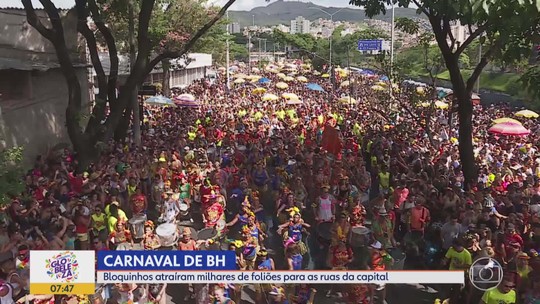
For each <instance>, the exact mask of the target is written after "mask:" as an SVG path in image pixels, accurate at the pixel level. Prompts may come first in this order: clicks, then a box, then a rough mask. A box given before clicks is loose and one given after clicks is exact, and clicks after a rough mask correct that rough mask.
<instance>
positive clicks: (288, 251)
mask: <svg viewBox="0 0 540 304" xmlns="http://www.w3.org/2000/svg"><path fill="white" fill-rule="evenodd" d="M285 256H286V257H287V265H288V269H289V270H302V263H303V257H302V255H301V254H300V249H299V248H298V246H297V245H296V244H294V243H289V244H287V246H286V247H285Z"/></svg>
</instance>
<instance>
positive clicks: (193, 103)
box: [175, 100, 201, 108]
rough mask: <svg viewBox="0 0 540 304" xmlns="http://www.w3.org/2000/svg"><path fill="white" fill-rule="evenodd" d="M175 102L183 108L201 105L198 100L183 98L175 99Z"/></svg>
mask: <svg viewBox="0 0 540 304" xmlns="http://www.w3.org/2000/svg"><path fill="white" fill-rule="evenodd" d="M175 104H176V105H177V106H179V107H183V108H197V107H200V106H201V103H200V102H198V101H184V100H179V101H175Z"/></svg>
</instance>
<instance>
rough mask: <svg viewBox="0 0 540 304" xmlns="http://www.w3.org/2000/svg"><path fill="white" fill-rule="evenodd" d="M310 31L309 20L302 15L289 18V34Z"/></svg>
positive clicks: (307, 32)
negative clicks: (292, 18)
mask: <svg viewBox="0 0 540 304" xmlns="http://www.w3.org/2000/svg"><path fill="white" fill-rule="evenodd" d="M310 32H311V22H310V21H309V20H307V19H305V18H304V17H302V16H298V17H296V19H294V20H291V34H309V33H310Z"/></svg>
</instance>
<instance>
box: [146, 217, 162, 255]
mask: <svg viewBox="0 0 540 304" xmlns="http://www.w3.org/2000/svg"><path fill="white" fill-rule="evenodd" d="M143 247H144V250H156V249H158V248H159V247H161V242H160V240H159V237H158V236H157V235H156V233H155V232H154V222H152V221H146V222H145V223H144V237H143Z"/></svg>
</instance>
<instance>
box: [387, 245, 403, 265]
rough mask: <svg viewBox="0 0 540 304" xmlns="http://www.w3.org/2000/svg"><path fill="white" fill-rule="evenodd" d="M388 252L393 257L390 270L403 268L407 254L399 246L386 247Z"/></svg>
mask: <svg viewBox="0 0 540 304" xmlns="http://www.w3.org/2000/svg"><path fill="white" fill-rule="evenodd" d="M388 254H390V255H391V256H392V258H393V259H394V264H392V266H391V267H390V269H392V270H403V266H404V265H405V259H406V258H407V255H406V254H405V253H404V252H403V251H401V249H399V248H388Z"/></svg>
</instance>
